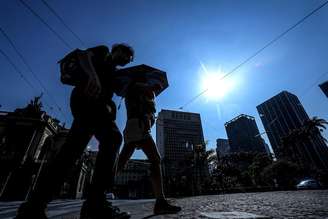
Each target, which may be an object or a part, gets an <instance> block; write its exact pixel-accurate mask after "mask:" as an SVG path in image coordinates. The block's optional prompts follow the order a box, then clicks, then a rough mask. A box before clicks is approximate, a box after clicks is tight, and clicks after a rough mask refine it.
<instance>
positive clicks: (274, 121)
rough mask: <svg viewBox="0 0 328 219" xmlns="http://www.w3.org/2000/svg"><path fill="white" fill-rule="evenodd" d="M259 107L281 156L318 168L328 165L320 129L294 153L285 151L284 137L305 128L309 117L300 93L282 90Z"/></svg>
mask: <svg viewBox="0 0 328 219" xmlns="http://www.w3.org/2000/svg"><path fill="white" fill-rule="evenodd" d="M257 110H258V112H259V115H260V117H261V120H262V123H263V125H264V128H265V130H266V133H267V135H268V138H269V140H270V143H271V146H272V149H273V151H274V153H275V156H276V158H277V159H280V158H284V157H285V158H290V157H292V156H294V157H296V159H302V160H305V161H306V163H307V164H308V165H311V166H314V167H316V168H320V169H322V168H323V169H327V168H328V161H327V159H328V156H327V155H328V154H327V153H328V152H327V146H326V144H325V142H324V140H323V137H322V136H321V134H320V133H319V132H318V134H317V135H315V136H312V137H311V139H308V141H306V142H305V141H304V142H299V143H297V145H296V147H295V148H294V152H293V154H286V153H285V152H284V150H285V148H284V146H283V144H282V138H283V137H285V136H287V135H288V134H289V133H290V132H291V131H292V130H295V129H298V128H300V127H302V125H303V123H304V122H305V121H307V120H309V116H308V114H307V113H306V112H305V110H304V108H303V106H302V104H301V102H300V101H299V99H298V98H297V96H296V95H294V94H292V93H290V92H287V91H282V92H280V93H279V94H277V95H275V96H274V97H272V98H270V99H268V100H267V101H265V102H264V103H262V104H260V105H258V106H257ZM296 152H297V154H296ZM303 163H304V162H303Z"/></svg>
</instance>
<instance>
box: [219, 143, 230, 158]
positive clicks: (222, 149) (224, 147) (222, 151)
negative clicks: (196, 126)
mask: <svg viewBox="0 0 328 219" xmlns="http://www.w3.org/2000/svg"><path fill="white" fill-rule="evenodd" d="M229 153H230V145H229V140H228V139H223V138H218V139H216V154H217V156H218V157H222V156H226V155H228V154H229Z"/></svg>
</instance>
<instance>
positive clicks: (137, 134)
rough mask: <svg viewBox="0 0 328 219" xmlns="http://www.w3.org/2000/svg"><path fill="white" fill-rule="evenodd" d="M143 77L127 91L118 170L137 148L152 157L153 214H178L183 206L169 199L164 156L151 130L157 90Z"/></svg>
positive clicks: (121, 168)
mask: <svg viewBox="0 0 328 219" xmlns="http://www.w3.org/2000/svg"><path fill="white" fill-rule="evenodd" d="M145 82H146V81H145V79H144V78H139V79H138V80H136V81H134V82H133V83H132V84H131V85H130V86H129V87H128V90H127V94H126V96H125V106H126V111H127V122H126V126H125V129H124V132H123V133H124V146H123V149H122V151H121V153H120V156H119V161H118V168H117V170H118V172H119V171H122V170H123V168H124V166H125V164H126V162H127V161H128V160H129V158H130V157H131V156H132V154H133V152H134V150H135V149H141V150H143V152H144V153H145V155H146V156H147V158H148V159H149V161H150V163H151V166H150V170H151V181H152V185H153V191H154V194H155V197H156V203H155V206H154V214H168V213H177V212H179V211H180V210H181V208H180V207H178V206H174V205H171V204H169V203H168V202H167V200H166V198H165V196H164V192H163V183H162V174H161V157H160V154H159V152H158V150H157V147H156V144H155V142H154V140H153V138H152V136H151V133H150V129H151V127H152V126H153V124H154V122H155V112H156V108H155V94H154V90H155V89H158V88H159V89H160V87H156V86H155V87H149V85H148V84H147V83H145Z"/></svg>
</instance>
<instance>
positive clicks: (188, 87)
mask: <svg viewBox="0 0 328 219" xmlns="http://www.w3.org/2000/svg"><path fill="white" fill-rule="evenodd" d="M25 1H26V2H27V3H28V4H29V5H30V6H31V7H32V8H33V9H34V10H35V11H36V12H37V13H38V14H39V15H40V16H41V17H42V18H43V19H44V20H46V21H47V23H48V24H49V25H50V26H51V27H52V28H53V29H54V30H55V31H56V32H57V33H59V34H60V36H61V37H62V38H63V39H65V41H67V42H68V44H69V45H70V47H71V48H77V47H79V48H86V47H92V46H96V45H98V44H105V45H108V46H110V45H111V44H113V43H116V42H125V43H128V44H130V45H131V46H132V47H134V49H135V52H136V57H135V61H134V62H133V63H132V65H137V64H147V65H151V66H153V67H156V68H159V69H161V70H164V71H166V72H167V75H168V79H169V84H170V87H169V88H168V89H167V90H166V91H165V92H164V93H162V94H161V95H160V96H159V97H158V99H157V109H158V111H160V109H175V110H177V109H178V108H179V107H180V106H182V105H184V104H185V103H187V102H188V101H189V100H190V99H191V98H193V97H194V96H196V95H197V94H198V93H200V92H201V91H202V87H201V83H200V82H201V81H202V79H203V78H204V69H202V67H201V63H203V65H204V66H206V68H207V69H208V70H209V71H212V70H217V69H220V70H221V71H222V72H229V71H230V70H232V69H233V68H234V67H236V66H237V65H238V64H240V63H241V62H243V61H244V60H245V59H246V58H248V57H249V56H250V55H252V54H253V53H254V52H256V51H257V50H258V49H260V48H261V47H263V46H264V45H265V44H266V43H268V42H269V41H270V40H272V39H273V38H274V37H276V36H277V35H279V34H280V33H282V32H283V31H285V30H286V29H287V28H289V27H290V26H291V25H293V24H294V23H296V22H297V21H298V20H300V19H301V18H302V17H304V16H305V15H306V14H308V13H309V12H310V11H312V10H313V9H315V8H316V7H318V6H319V5H320V4H322V3H323V2H324V1H322V0H306V1H305V0H298V1H296V0H281V1H280V0H274V1H273V0H272V1H269V0H267V1H261V0H259V1H255V0H254V1H243V0H239V1H237V0H236V1H228V0H227V1H221V0H207V1H196V0H195V1H150V0H149V1H148V0H139V1H108V0H107V1H105V0H93V1H89V0H88V1H86V0H83V1H82V0H79V1H77V0H74V1H64V0H47V2H48V4H49V5H50V6H51V7H53V8H54V9H55V10H56V11H57V13H58V14H59V15H60V16H61V17H62V18H63V19H64V21H65V22H66V24H67V25H68V26H70V27H71V28H72V29H73V30H74V32H75V33H77V34H78V36H79V37H80V38H81V39H82V40H83V42H84V43H85V45H81V43H80V42H79V41H78V40H77V39H76V38H75V37H74V36H73V35H72V34H71V33H70V32H69V31H68V30H67V29H66V28H65V27H64V26H63V25H62V24H61V23H60V22H59V20H58V19H57V18H56V17H55V16H54V15H53V14H52V13H51V12H50V11H49V10H48V9H47V8H46V7H45V5H44V4H43V3H42V1H41V0H25ZM0 27H1V28H3V29H4V30H5V31H6V33H7V34H8V36H9V37H10V38H11V39H12V40H13V42H14V43H15V45H16V47H17V48H18V49H19V50H20V52H21V53H22V54H23V56H24V57H25V59H26V60H27V62H28V63H29V65H30V66H31V68H32V69H33V71H34V73H35V74H36V75H37V76H38V78H39V79H40V80H41V81H42V82H43V84H44V85H45V86H46V87H47V89H48V90H49V91H50V93H51V94H52V95H53V96H54V97H55V99H56V101H57V103H58V105H59V106H61V108H62V109H63V112H64V114H65V115H66V118H67V119H65V118H64V117H63V116H62V115H61V113H59V112H58V110H56V108H55V107H54V109H52V110H51V109H50V108H49V107H47V106H45V110H46V111H47V112H48V113H49V114H51V115H53V116H55V117H57V118H58V119H60V120H61V121H65V122H66V124H67V126H70V124H71V121H72V117H71V114H70V110H69V95H70V91H71V89H72V88H71V87H69V86H63V85H62V84H61V83H60V81H59V69H58V67H59V66H58V65H57V64H56V62H57V61H58V60H59V59H60V58H61V57H63V55H64V54H66V53H67V52H69V51H70V50H71V48H68V47H67V46H66V45H65V44H63V43H62V42H61V41H60V40H59V39H58V38H56V36H55V35H54V34H53V33H52V32H51V31H50V30H49V29H48V28H47V27H46V26H45V25H44V24H42V23H41V22H40V21H39V20H38V19H37V18H36V17H35V16H33V15H32V14H31V12H30V11H28V10H27V9H26V8H25V7H24V6H23V5H22V4H21V3H20V2H19V1H18V0H13V1H9V0H7V1H6V0H3V1H0ZM327 27H328V6H325V7H324V8H322V9H321V10H320V11H318V12H317V13H316V14H314V15H313V16H311V17H310V18H309V19H307V20H306V21H305V22H303V23H302V24H301V25H299V26H298V27H296V28H295V29H294V30H292V31H291V32H289V33H288V34H287V35H286V36H284V37H283V38H282V39H280V40H279V41H277V42H276V43H274V44H273V45H272V46H270V47H268V48H267V49H265V50H264V51H263V52H261V53H260V54H259V55H258V56H256V57H255V58H254V59H252V60H251V61H249V62H248V63H246V64H245V65H243V66H242V67H241V68H239V69H238V70H237V71H235V72H234V73H233V74H232V75H231V76H229V77H227V78H226V79H224V80H226V81H225V82H224V83H228V81H232V82H234V83H235V84H236V85H235V86H234V87H233V88H232V89H231V90H230V91H229V92H227V94H226V95H225V96H224V97H222V98H220V99H216V100H209V99H208V98H206V95H204V96H202V97H200V98H198V99H197V100H196V101H194V102H192V103H191V104H189V105H187V106H186V107H185V109H184V110H185V111H190V112H197V113H200V114H201V118H202V124H203V129H204V136H205V139H207V140H209V141H210V142H209V147H208V148H213V147H215V139H216V138H219V137H223V138H224V137H226V133H225V129H224V123H225V122H227V121H229V120H231V119H232V118H234V117H235V116H237V115H239V114H241V113H244V114H248V115H251V116H255V118H256V121H257V124H258V126H259V128H260V131H264V129H263V126H262V123H261V121H260V118H259V116H258V113H257V111H256V106H257V105H259V104H260V103H262V102H264V101H265V100H267V99H268V98H270V97H272V96H274V95H276V94H277V93H279V92H280V91H282V90H287V91H290V92H292V93H294V94H296V95H297V96H298V97H299V98H300V101H301V102H302V104H303V106H304V107H305V109H306V111H307V113H308V114H309V115H310V116H319V117H321V118H324V119H328V116H327V110H328V99H327V98H326V97H325V96H324V95H323V93H322V92H321V90H320V89H319V88H318V86H317V85H318V84H319V83H321V82H323V81H325V80H327V79H328V74H325V73H326V72H328V64H327V61H326V59H327V56H328V43H327V39H328V28H327ZM0 48H1V50H3V51H4V52H6V54H7V55H8V56H9V57H10V58H11V59H12V60H13V61H14V63H15V64H16V65H17V67H18V68H19V69H20V71H21V72H22V73H24V75H25V77H26V78H27V79H28V80H30V81H31V83H32V84H33V85H34V86H35V87H36V90H33V89H31V87H29V86H28V85H27V84H26V83H25V82H24V81H23V80H22V79H21V78H20V76H19V74H18V73H17V72H16V71H15V70H14V69H13V67H12V66H11V65H10V64H9V63H8V61H7V60H6V59H5V58H4V56H2V55H1V54H0V78H1V80H0V89H1V92H0V104H1V105H2V107H1V108H0V110H7V111H11V110H14V109H15V108H17V107H22V106H24V105H25V104H26V103H27V102H28V101H29V100H30V99H31V98H32V97H33V96H36V95H38V94H40V93H41V90H42V89H41V88H40V86H39V85H38V83H37V81H36V80H35V79H34V78H33V76H32V74H31V73H30V72H29V71H28V68H27V67H26V66H25V65H24V63H23V62H22V61H21V60H20V59H19V56H17V54H16V53H15V51H14V50H13V49H12V47H11V46H10V44H9V43H8V42H7V40H6V38H5V37H3V36H2V35H0ZM43 100H44V101H45V102H48V103H50V105H54V104H53V103H52V102H53V101H52V99H51V98H49V97H48V96H46V95H44V97H43ZM114 100H115V101H116V102H119V98H114ZM123 105H124V104H123ZM117 123H118V125H119V127H120V129H121V130H123V128H124V124H125V110H124V107H123V108H122V109H121V110H120V111H119V112H118V120H117ZM153 134H155V132H154V131H153ZM325 136H327V132H326V133H325ZM264 137H265V136H264ZM266 140H267V139H266ZM267 142H268V141H267ZM91 144H93V145H94V144H95V141H93V142H92V143H91ZM134 157H143V156H142V154H141V153H139V152H138V153H135V155H134Z"/></svg>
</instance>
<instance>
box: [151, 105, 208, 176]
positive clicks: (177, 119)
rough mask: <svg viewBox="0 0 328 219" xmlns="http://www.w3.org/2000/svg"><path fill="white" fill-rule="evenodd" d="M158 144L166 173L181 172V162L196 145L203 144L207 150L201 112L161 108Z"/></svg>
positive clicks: (157, 136) (157, 135)
mask: <svg viewBox="0 0 328 219" xmlns="http://www.w3.org/2000/svg"><path fill="white" fill-rule="evenodd" d="M156 144H157V147H158V150H159V152H160V154H161V157H162V159H163V160H164V165H165V171H164V172H165V175H166V176H174V175H176V174H179V162H181V161H183V160H184V159H185V156H186V154H188V153H191V152H192V150H193V149H194V148H195V146H196V145H202V148H203V150H204V151H205V143H204V135H203V128H202V123H201V119H200V114H198V113H189V112H181V111H173V110H161V111H160V112H159V114H158V119H157V121H156ZM166 164H168V165H166Z"/></svg>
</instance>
